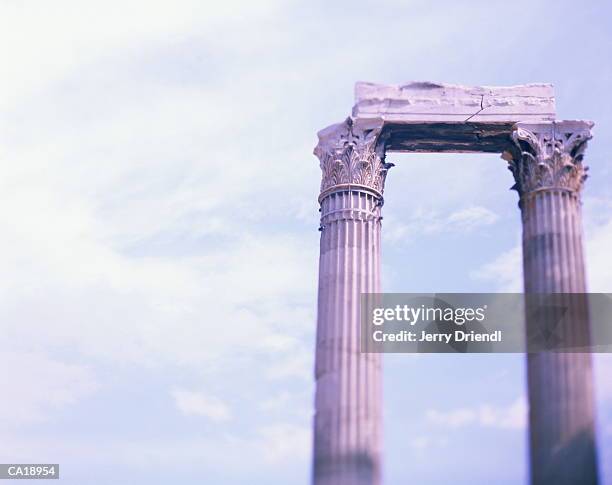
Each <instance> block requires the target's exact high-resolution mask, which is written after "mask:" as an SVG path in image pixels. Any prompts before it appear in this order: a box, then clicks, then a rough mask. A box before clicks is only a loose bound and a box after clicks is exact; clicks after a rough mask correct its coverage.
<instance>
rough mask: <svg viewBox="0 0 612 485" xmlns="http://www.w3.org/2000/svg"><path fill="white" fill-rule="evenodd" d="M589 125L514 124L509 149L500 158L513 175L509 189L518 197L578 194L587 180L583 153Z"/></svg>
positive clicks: (589, 133)
mask: <svg viewBox="0 0 612 485" xmlns="http://www.w3.org/2000/svg"><path fill="white" fill-rule="evenodd" d="M591 127H592V123H590V122H563V121H562V122H551V123H540V124H523V123H517V124H516V125H515V127H514V130H513V132H512V135H511V137H512V141H513V146H512V147H510V149H509V150H508V151H506V152H504V154H503V155H502V157H503V158H504V159H505V160H507V161H508V168H509V169H510V171H511V172H512V174H513V175H514V180H515V184H514V186H513V187H512V188H513V189H514V190H516V191H518V192H519V194H520V195H521V196H522V195H523V194H527V193H530V192H533V191H534V190H538V189H547V188H550V189H565V190H570V191H572V192H580V190H581V189H582V185H583V183H584V181H585V180H586V178H587V171H588V167H586V166H585V165H584V164H583V158H584V151H585V149H586V145H587V142H588V140H590V139H591Z"/></svg>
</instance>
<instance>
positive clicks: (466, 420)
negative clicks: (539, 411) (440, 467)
mask: <svg viewBox="0 0 612 485" xmlns="http://www.w3.org/2000/svg"><path fill="white" fill-rule="evenodd" d="M426 418H427V420H428V421H430V422H431V423H433V424H436V425H439V426H444V427H448V428H463V427H466V426H481V427H485V428H498V429H511V430H512V429H524V428H525V427H526V424H527V402H526V400H525V398H519V399H517V400H516V401H514V402H513V403H511V404H510V405H508V406H493V405H491V404H482V405H480V406H476V407H466V408H459V409H453V410H450V411H438V410H435V409H430V410H429V411H427V413H426Z"/></svg>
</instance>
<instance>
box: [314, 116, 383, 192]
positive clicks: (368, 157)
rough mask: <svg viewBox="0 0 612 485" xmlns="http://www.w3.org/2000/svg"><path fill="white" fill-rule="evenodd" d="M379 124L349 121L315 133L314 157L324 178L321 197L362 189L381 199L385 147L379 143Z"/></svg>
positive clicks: (348, 119)
mask: <svg viewBox="0 0 612 485" xmlns="http://www.w3.org/2000/svg"><path fill="white" fill-rule="evenodd" d="M380 128H381V123H378V122H376V121H368V122H360V124H359V125H358V126H357V125H356V124H355V123H354V122H353V120H352V119H351V118H347V119H346V121H344V122H343V123H338V124H336V125H332V126H330V127H329V128H326V129H324V130H322V131H320V132H319V133H318V135H319V143H318V144H317V146H316V148H315V149H314V154H315V155H316V156H317V157H318V158H319V160H320V163H321V170H322V171H323V178H322V180H321V197H323V196H325V195H326V194H328V193H331V192H335V191H336V190H342V189H345V188H361V189H367V190H369V191H372V192H374V193H375V194H376V195H378V196H381V197H382V193H383V190H384V186H385V178H386V176H387V171H388V170H389V168H391V167H392V166H393V164H392V163H385V160H384V156H385V155H384V144H383V143H381V141H380V140H379V135H380Z"/></svg>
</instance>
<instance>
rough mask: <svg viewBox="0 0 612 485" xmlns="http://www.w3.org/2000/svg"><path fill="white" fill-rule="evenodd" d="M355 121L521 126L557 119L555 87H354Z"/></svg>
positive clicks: (361, 84) (426, 84)
mask: <svg viewBox="0 0 612 485" xmlns="http://www.w3.org/2000/svg"><path fill="white" fill-rule="evenodd" d="M353 118H354V119H356V120H359V119H370V118H379V119H380V118H381V119H383V120H384V121H385V122H387V123H402V122H414V121H417V122H428V121H431V122H463V121H468V120H469V121H472V122H513V123H515V122H518V121H529V122H539V121H552V120H554V119H555V96H554V90H553V86H552V84H544V83H541V84H525V85H521V86H506V87H494V86H474V87H470V86H460V85H454V84H443V83H434V82H410V83H407V84H403V85H384V84H375V83H368V82H358V83H356V85H355V106H354V107H353Z"/></svg>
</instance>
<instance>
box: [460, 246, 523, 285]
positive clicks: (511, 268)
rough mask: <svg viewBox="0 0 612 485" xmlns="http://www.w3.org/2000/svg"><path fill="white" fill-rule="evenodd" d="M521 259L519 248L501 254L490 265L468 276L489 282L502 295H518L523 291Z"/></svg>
mask: <svg viewBox="0 0 612 485" xmlns="http://www.w3.org/2000/svg"><path fill="white" fill-rule="evenodd" d="M522 268H523V259H522V249H521V246H520V245H519V246H515V247H514V248H512V249H510V250H508V251H505V252H503V253H501V254H500V255H499V256H497V258H495V259H494V260H493V261H491V262H490V263H486V264H485V265H483V266H482V267H481V268H479V269H477V270H475V271H473V272H472V273H471V274H470V277H471V278H475V279H479V280H484V281H491V282H493V283H494V284H495V285H496V286H497V288H496V290H497V291H499V292H502V293H520V292H521V291H523V270H522Z"/></svg>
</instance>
